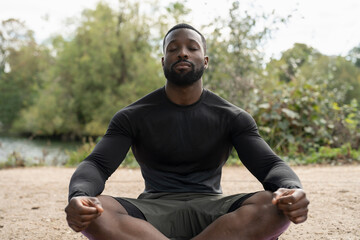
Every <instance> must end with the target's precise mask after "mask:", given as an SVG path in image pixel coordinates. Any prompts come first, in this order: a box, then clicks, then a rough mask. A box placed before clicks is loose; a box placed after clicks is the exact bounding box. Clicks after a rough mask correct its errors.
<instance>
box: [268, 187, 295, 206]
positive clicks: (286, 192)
mask: <svg viewBox="0 0 360 240" xmlns="http://www.w3.org/2000/svg"><path fill="white" fill-rule="evenodd" d="M294 191H295V190H294V189H285V188H279V189H278V190H277V191H276V192H274V193H273V199H272V203H273V204H274V205H276V204H277V203H279V200H280V199H282V198H285V197H287V196H291V195H292V194H293V192H294Z"/></svg>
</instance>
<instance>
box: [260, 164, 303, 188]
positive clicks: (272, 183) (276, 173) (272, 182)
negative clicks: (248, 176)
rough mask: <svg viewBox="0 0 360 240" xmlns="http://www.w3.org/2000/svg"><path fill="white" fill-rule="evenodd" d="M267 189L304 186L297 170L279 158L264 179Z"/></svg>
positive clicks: (263, 182) (263, 183)
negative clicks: (296, 172)
mask: <svg viewBox="0 0 360 240" xmlns="http://www.w3.org/2000/svg"><path fill="white" fill-rule="evenodd" d="M262 185H263V186H264V189H265V190H269V191H272V192H274V191H276V190H277V189H279V188H288V189H293V188H302V185H301V182H300V179H299V178H298V176H297V175H296V174H295V172H294V171H293V170H292V169H291V168H290V167H289V166H288V165H287V164H286V163H285V162H283V161H282V160H279V161H278V162H277V163H276V164H274V165H273V166H272V168H271V169H270V170H269V171H268V173H267V175H266V176H265V178H264V179H263V180H262Z"/></svg>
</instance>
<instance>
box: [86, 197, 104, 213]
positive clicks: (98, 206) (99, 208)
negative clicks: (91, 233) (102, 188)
mask: <svg viewBox="0 0 360 240" xmlns="http://www.w3.org/2000/svg"><path fill="white" fill-rule="evenodd" d="M89 200H90V201H89V205H90V206H91V207H94V208H96V210H97V211H98V213H100V214H101V213H102V212H104V208H103V207H102V205H101V202H100V201H99V199H98V198H95V197H93V198H90V199H89Z"/></svg>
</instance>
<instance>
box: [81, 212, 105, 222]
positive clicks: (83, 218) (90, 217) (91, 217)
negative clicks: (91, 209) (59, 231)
mask: <svg viewBox="0 0 360 240" xmlns="http://www.w3.org/2000/svg"><path fill="white" fill-rule="evenodd" d="M99 216H100V214H99V213H96V214H91V215H80V216H79V220H80V221H81V222H88V221H92V220H94V219H96V218H98V217H99Z"/></svg>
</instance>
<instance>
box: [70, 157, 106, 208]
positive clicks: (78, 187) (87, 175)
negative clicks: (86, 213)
mask: <svg viewBox="0 0 360 240" xmlns="http://www.w3.org/2000/svg"><path fill="white" fill-rule="evenodd" d="M107 178H108V176H106V175H105V174H104V173H101V171H100V170H99V169H98V168H97V167H96V166H95V164H94V163H92V162H91V161H87V160H84V161H83V162H82V163H80V165H79V166H78V168H77V169H76V170H75V172H74V174H73V176H72V177H71V180H70V184H69V196H68V200H69V201H70V199H71V198H72V197H76V196H96V195H99V194H100V193H101V192H102V191H103V190H104V186H105V181H106V180H107Z"/></svg>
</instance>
